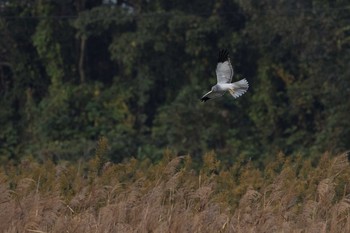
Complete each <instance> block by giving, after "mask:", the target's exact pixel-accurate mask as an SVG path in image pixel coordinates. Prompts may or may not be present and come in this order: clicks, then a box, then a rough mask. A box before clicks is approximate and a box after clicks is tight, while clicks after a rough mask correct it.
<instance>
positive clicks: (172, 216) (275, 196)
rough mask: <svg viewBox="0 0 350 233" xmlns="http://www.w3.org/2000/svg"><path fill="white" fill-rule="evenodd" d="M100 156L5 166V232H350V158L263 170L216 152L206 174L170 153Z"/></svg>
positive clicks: (280, 159)
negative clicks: (153, 157) (111, 159)
mask: <svg viewBox="0 0 350 233" xmlns="http://www.w3.org/2000/svg"><path fill="white" fill-rule="evenodd" d="M101 145H103V142H100V146H101ZM97 151H100V152H97V154H98V153H103V150H97ZM101 151H102V152H101ZM102 158H103V156H102V155H101V154H98V155H97V156H96V157H95V159H93V160H91V161H89V162H80V163H76V164H73V163H60V164H59V165H55V164H54V163H52V162H51V161H46V162H44V163H42V164H39V163H37V162H35V161H31V160H30V159H26V160H22V162H21V163H20V164H18V165H11V164H7V165H6V166H4V167H3V168H2V169H1V173H0V209H1V211H0V232H350V215H349V214H350V185H349V184H350V169H349V168H350V166H349V163H348V161H347V155H346V154H342V155H338V156H335V157H333V156H330V155H328V154H325V155H323V156H322V158H321V160H320V161H319V162H318V163H317V165H315V166H313V165H312V163H311V161H310V160H305V159H303V158H301V156H299V157H298V156H297V157H293V158H291V157H286V156H284V155H278V156H277V158H276V159H275V161H274V162H271V163H269V164H268V166H266V168H265V170H264V171H260V170H258V169H256V168H255V167H254V165H253V164H251V163H248V164H245V165H238V163H237V164H234V165H233V166H231V167H228V168H227V166H226V167H225V165H223V164H220V162H219V161H217V160H216V158H215V155H214V154H212V153H209V154H206V155H205V156H204V159H203V161H204V164H203V165H202V167H201V169H200V170H199V172H195V171H194V170H192V166H193V165H192V164H191V158H190V156H183V157H175V156H172V155H171V153H168V152H165V154H164V158H163V160H162V161H160V162H159V163H157V164H152V163H151V162H149V161H138V160H135V159H131V160H129V161H127V162H124V163H119V164H112V163H108V162H105V163H104V164H103V166H102V167H101V166H100V164H101V161H102V160H103V159H102Z"/></svg>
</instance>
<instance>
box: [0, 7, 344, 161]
mask: <svg viewBox="0 0 350 233" xmlns="http://www.w3.org/2000/svg"><path fill="white" fill-rule="evenodd" d="M4 2H5V3H3V4H1V5H0V11H1V15H0V29H1V30H0V95H1V99H0V102H1V109H0V124H1V125H0V143H1V145H0V156H1V158H3V159H7V158H11V157H12V158H15V157H16V156H19V155H20V154H33V155H35V156H42V157H44V158H45V157H47V156H54V157H56V156H58V157H60V158H72V159H75V158H78V157H81V156H90V155H93V152H92V151H93V150H92V148H94V147H95V144H96V141H97V140H98V139H99V138H104V137H105V138H106V140H107V139H108V142H109V146H110V148H109V149H108V156H109V157H110V158H112V159H113V160H122V159H123V158H125V157H129V156H139V157H151V158H153V159H156V158H157V156H159V155H160V154H161V151H162V150H163V149H165V148H170V149H172V150H174V151H176V152H177V153H179V154H186V153H190V154H192V155H193V156H195V157H198V158H200V157H201V155H202V154H203V152H205V151H208V150H215V151H216V153H217V154H218V155H219V157H221V158H222V159H223V160H226V161H230V162H231V161H232V160H234V158H237V157H238V155H241V157H242V156H243V157H246V158H248V157H252V158H254V159H257V158H265V157H267V158H268V157H269V156H270V155H271V154H273V153H272V152H275V151H280V150H283V151H284V152H285V153H288V154H289V153H297V152H300V151H304V152H310V153H311V152H315V151H324V150H333V151H340V150H344V149H348V148H347V147H348V142H349V140H350V129H349V128H350V127H349V126H350V125H349V124H350V123H349V121H348V119H347V118H348V117H347V115H348V114H347V113H348V112H349V110H350V105H349V102H348V101H346V100H347V99H349V97H350V96H349V86H350V83H349V82H350V78H349V77H350V76H349V68H348V67H350V64H349V61H350V59H349V54H350V53H349V43H350V40H349V38H350V37H349V32H350V29H349V25H348V21H349V17H350V8H349V4H348V3H347V1H345V0H343V1H336V2H333V1H323V0H322V1H321V0H307V1H301V0H300V1H299V0H298V1H294V2H288V1H282V0H276V1H272V0H262V1H254V0H251V1H240V0H222V1H206V2H203V1H194V2H193V1H192V2H191V3H188V1H164V0H156V1H108V0H103V1H93V0H87V1H81V0H75V1H40V0H36V1H8V2H7V1H4ZM220 48H227V49H229V50H230V52H231V60H232V63H233V66H234V68H235V76H234V80H238V79H240V78H242V77H245V78H247V79H248V81H249V83H250V90H249V92H248V93H247V94H245V95H244V96H243V97H241V98H239V99H237V100H232V98H230V97H227V96H226V97H225V98H222V99H220V100H213V101H211V102H208V103H205V104H203V103H200V101H199V98H200V97H201V95H202V94H204V93H205V91H207V90H208V89H209V88H210V87H211V85H213V84H214V83H215V82H216V78H215V66H216V56H217V52H218V50H219V49H220ZM106 153H107V152H106Z"/></svg>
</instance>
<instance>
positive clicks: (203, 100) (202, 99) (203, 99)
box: [201, 97, 210, 102]
mask: <svg viewBox="0 0 350 233" xmlns="http://www.w3.org/2000/svg"><path fill="white" fill-rule="evenodd" d="M207 100H210V98H209V97H202V98H201V101H202V102H206V101H207Z"/></svg>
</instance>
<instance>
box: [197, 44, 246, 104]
mask: <svg viewBox="0 0 350 233" xmlns="http://www.w3.org/2000/svg"><path fill="white" fill-rule="evenodd" d="M232 76H233V68H232V65H231V62H230V58H229V56H228V51H227V50H226V49H224V50H221V51H220V52H219V57H218V65H217V66H216V79H217V84H216V85H215V86H213V87H212V88H211V91H209V92H208V93H207V94H205V95H204V96H203V97H202V98H201V100H202V102H205V101H207V100H210V99H215V98H218V97H221V96H223V95H224V94H225V93H226V92H227V91H228V92H229V93H230V94H231V95H232V96H233V98H238V97H240V96H241V95H243V94H244V93H246V91H247V90H248V87H249V84H248V81H247V80H246V79H245V78H244V79H242V80H240V81H238V82H234V83H231V81H232Z"/></svg>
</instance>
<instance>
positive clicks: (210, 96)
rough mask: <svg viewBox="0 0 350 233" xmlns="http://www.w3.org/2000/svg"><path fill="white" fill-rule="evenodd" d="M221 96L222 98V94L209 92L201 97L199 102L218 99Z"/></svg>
mask: <svg viewBox="0 0 350 233" xmlns="http://www.w3.org/2000/svg"><path fill="white" fill-rule="evenodd" d="M221 96H223V93H219V92H214V91H209V92H208V93H207V94H205V95H203V97H202V98H201V101H202V102H205V101H207V100H210V99H215V98H219V97H221Z"/></svg>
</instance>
